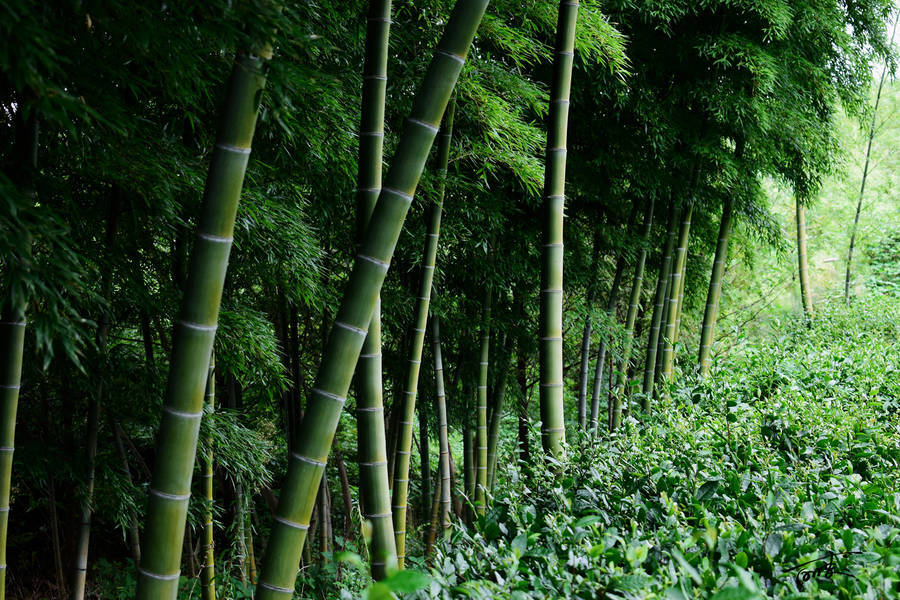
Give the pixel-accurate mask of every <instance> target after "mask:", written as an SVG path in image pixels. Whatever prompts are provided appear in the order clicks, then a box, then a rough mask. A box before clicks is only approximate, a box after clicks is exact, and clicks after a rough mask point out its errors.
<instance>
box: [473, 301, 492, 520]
mask: <svg viewBox="0 0 900 600" xmlns="http://www.w3.org/2000/svg"><path fill="white" fill-rule="evenodd" d="M490 323H491V291H490V287H488V288H487V291H486V292H485V298H484V308H483V309H482V323H481V354H480V359H481V360H480V362H479V363H478V388H477V391H476V394H475V397H476V398H477V401H478V409H477V413H476V416H477V424H476V427H475V451H476V452H475V513H476V514H477V515H478V516H482V515H484V513H485V512H486V511H487V471H488V467H487V458H488V441H487V382H488V366H489V362H488V358H489V357H490V348H491V325H490Z"/></svg>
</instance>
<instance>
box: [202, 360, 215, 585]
mask: <svg viewBox="0 0 900 600" xmlns="http://www.w3.org/2000/svg"><path fill="white" fill-rule="evenodd" d="M205 396H206V406H207V412H208V414H210V415H212V414H213V413H214V412H215V410H216V353H215V352H213V353H212V354H210V357H209V374H208V375H207V377H206V394H205ZM202 468H203V473H202V475H201V476H200V477H201V478H202V479H203V502H204V506H203V532H202V534H201V535H202V537H201V544H200V557H201V560H202V563H201V565H200V597H201V598H202V599H203V600H216V553H215V544H214V541H213V450H212V435H211V434H210V435H209V436H207V438H206V453H205V454H204V455H203V465H202Z"/></svg>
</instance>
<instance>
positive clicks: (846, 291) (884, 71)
mask: <svg viewBox="0 0 900 600" xmlns="http://www.w3.org/2000/svg"><path fill="white" fill-rule="evenodd" d="M898 20H900V13H898V14H897V16H896V17H894V26H893V28H892V29H891V41H890V46H891V47H893V45H894V37H895V36H896V34H897V21H898ZM887 71H888V68H887V65H884V66H883V67H882V68H881V77H880V78H879V80H878V92H876V94H875V105H874V106H873V107H872V122H871V124H870V125H869V141H868V143H867V144H866V160H865V163H863V172H862V182H860V185H859V196H858V197H857V200H856V214H855V215H854V217H853V226H852V227H851V228H850V247H849V248H848V249H847V272H846V273H845V275H844V302H845V303H846V302H850V272H851V267H852V265H853V248H854V246H855V245H856V229H857V228H858V227H859V214H860V212H861V211H862V203H863V198H864V197H865V194H866V179H867V178H868V176H869V159H870V158H871V156H872V141H873V140H874V139H875V117H876V116H877V115H878V105H879V104H880V103H881V92H882V90H883V89H884V80H885V77H886V76H887Z"/></svg>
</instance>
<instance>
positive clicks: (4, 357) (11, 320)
mask: <svg viewBox="0 0 900 600" xmlns="http://www.w3.org/2000/svg"><path fill="white" fill-rule="evenodd" d="M23 109H24V107H22V106H20V107H19V110H18V112H17V114H16V133H15V135H16V139H15V152H16V154H17V155H18V162H19V164H18V171H19V172H17V173H16V174H15V175H16V177H15V179H14V181H15V183H16V184H17V185H18V186H20V187H22V188H23V190H24V191H25V193H26V194H27V195H30V196H31V197H32V199H34V196H35V194H34V177H35V175H36V172H37V154H38V135H39V125H38V119H37V114H36V112H34V111H33V112H32V115H31V116H30V117H29V118H28V119H24V118H23V117H22V110H23ZM26 244H27V246H26V247H25V248H24V249H23V250H24V253H23V254H24V260H26V261H29V260H30V258H31V240H30V239H29V240H27V241H26ZM9 291H10V292H12V290H9ZM26 308H27V306H26V300H25V298H24V297H20V296H19V295H17V294H13V293H8V294H7V298H6V300H5V302H4V303H3V304H2V305H0V600H3V599H4V598H6V536H7V531H8V527H9V492H10V488H11V486H12V466H13V452H14V449H15V437H16V412H17V410H18V406H19V390H20V388H21V384H22V355H23V352H24V346H25V311H26Z"/></svg>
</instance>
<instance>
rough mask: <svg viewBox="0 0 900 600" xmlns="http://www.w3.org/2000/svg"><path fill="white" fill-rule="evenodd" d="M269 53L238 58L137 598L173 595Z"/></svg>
mask: <svg viewBox="0 0 900 600" xmlns="http://www.w3.org/2000/svg"><path fill="white" fill-rule="evenodd" d="M269 57H270V52H266V55H265V56H256V55H251V54H242V55H239V56H238V57H237V58H236V59H235V64H234V69H233V70H232V73H231V78H230V79H229V83H228V91H227V94H226V100H225V106H224V114H223V118H222V122H221V125H220V127H219V133H218V137H217V141H216V146H215V149H214V150H213V155H212V161H211V164H210V168H209V175H208V177H207V180H206V190H205V192H204V196H203V204H202V208H201V215H200V219H199V222H198V227H197V236H196V240H195V241H194V252H193V256H192V257H191V266H190V271H189V275H188V280H187V284H186V289H185V293H184V298H183V300H182V306H181V312H180V317H179V319H178V321H177V322H176V325H175V339H174V343H173V349H172V359H171V362H170V364H171V367H170V371H169V383H168V388H167V391H166V400H165V404H164V406H163V415H162V422H161V424H160V429H159V434H158V436H157V459H156V466H155V468H154V471H153V480H152V483H151V486H150V502H149V504H148V509H147V518H146V521H145V522H146V529H145V533H144V549H145V552H144V555H143V557H142V560H141V565H140V566H139V567H138V583H137V598H138V599H139V600H151V599H152V600H159V599H162V598H172V599H174V598H175V596H176V595H177V593H178V578H179V575H180V567H181V540H182V539H183V538H184V528H185V519H186V517H187V507H188V498H189V497H190V490H191V475H192V474H193V470H194V457H195V455H196V452H197V435H198V432H199V430H200V419H201V417H202V415H203V395H204V390H205V388H206V380H207V375H208V372H209V360H210V355H211V352H212V346H213V340H214V338H215V334H216V326H217V321H218V315H219V303H220V301H221V297H222V288H223V285H224V282H225V272H226V269H227V266H228V255H229V253H230V251H231V243H232V233H233V230H234V218H235V213H236V211H237V205H238V200H239V198H240V193H241V187H242V185H243V182H244V172H245V171H246V168H247V160H248V158H249V156H250V144H251V141H252V139H253V132H254V129H255V128H256V117H257V112H258V105H259V96H260V94H261V93H262V89H263V86H264V84H265V76H264V74H263V67H264V64H265V61H266V60H267V59H268V58H269Z"/></svg>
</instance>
